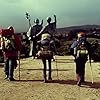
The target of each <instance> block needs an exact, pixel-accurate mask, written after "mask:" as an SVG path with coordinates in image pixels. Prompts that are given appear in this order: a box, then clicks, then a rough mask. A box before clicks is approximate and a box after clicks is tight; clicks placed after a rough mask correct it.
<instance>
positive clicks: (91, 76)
mask: <svg viewBox="0 0 100 100" xmlns="http://www.w3.org/2000/svg"><path fill="white" fill-rule="evenodd" d="M90 71H91V81H92V84H93V70H92V66H91V64H90Z"/></svg>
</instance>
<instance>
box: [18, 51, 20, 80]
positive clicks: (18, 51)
mask: <svg viewBox="0 0 100 100" xmlns="http://www.w3.org/2000/svg"><path fill="white" fill-rule="evenodd" d="M18 61H19V80H20V51H18Z"/></svg>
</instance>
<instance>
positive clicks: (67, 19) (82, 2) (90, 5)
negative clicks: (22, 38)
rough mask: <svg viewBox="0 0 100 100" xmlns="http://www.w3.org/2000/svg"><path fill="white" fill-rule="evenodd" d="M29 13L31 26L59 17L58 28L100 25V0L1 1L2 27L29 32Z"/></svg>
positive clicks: (0, 15)
mask: <svg viewBox="0 0 100 100" xmlns="http://www.w3.org/2000/svg"><path fill="white" fill-rule="evenodd" d="M26 12H29V13H30V15H31V16H30V17H31V24H34V20H35V19H36V18H39V19H40V20H42V19H43V20H44V25H45V24H46V18H47V17H48V16H50V17H51V18H52V20H53V15H54V14H55V15H56V16H57V27H67V26H74V25H85V24H100V0H0V27H3V28H7V27H8V26H9V25H12V26H14V27H15V31H16V32H22V31H27V30H28V21H27V19H26V17H25V13H26Z"/></svg>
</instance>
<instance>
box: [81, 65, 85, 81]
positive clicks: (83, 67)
mask: <svg viewBox="0 0 100 100" xmlns="http://www.w3.org/2000/svg"><path fill="white" fill-rule="evenodd" d="M81 74H82V79H81V81H82V82H85V78H84V77H85V63H83V64H82V73H81Z"/></svg>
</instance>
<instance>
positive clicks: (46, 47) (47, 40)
mask: <svg viewBox="0 0 100 100" xmlns="http://www.w3.org/2000/svg"><path fill="white" fill-rule="evenodd" d="M37 48H38V50H39V51H38V53H37V55H38V56H40V57H41V59H42V62H43V66H44V69H43V78H44V82H47V75H46V70H47V65H46V60H47V61H48V66H49V74H48V80H52V77H51V59H52V58H53V52H56V48H55V44H54V41H53V40H52V39H51V35H50V34H48V33H45V34H42V37H41V40H40V41H38V42H37Z"/></svg>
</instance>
